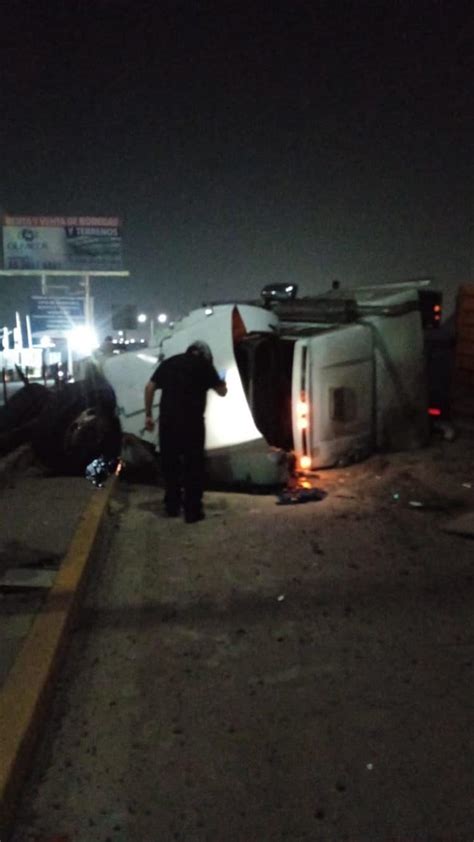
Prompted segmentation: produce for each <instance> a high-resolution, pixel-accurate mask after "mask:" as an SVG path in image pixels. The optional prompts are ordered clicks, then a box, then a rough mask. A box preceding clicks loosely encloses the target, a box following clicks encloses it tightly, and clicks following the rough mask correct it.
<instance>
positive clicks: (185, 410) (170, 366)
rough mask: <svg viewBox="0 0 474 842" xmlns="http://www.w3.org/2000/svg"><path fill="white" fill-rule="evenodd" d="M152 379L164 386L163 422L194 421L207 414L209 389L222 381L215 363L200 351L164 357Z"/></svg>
mask: <svg viewBox="0 0 474 842" xmlns="http://www.w3.org/2000/svg"><path fill="white" fill-rule="evenodd" d="M151 380H152V382H153V383H154V384H155V386H156V388H157V389H162V393H161V401H160V421H162V420H163V419H166V420H167V421H168V420H172V419H175V420H176V421H179V420H182V421H185V422H189V423H191V424H192V423H193V421H198V420H200V419H202V417H203V415H204V410H205V408H206V395H207V390H208V389H214V388H215V387H216V386H219V385H220V384H221V382H222V381H221V380H220V378H219V375H218V373H217V371H216V369H215V368H214V366H213V365H212V363H210V362H208V361H207V360H206V359H204V358H203V357H200V356H197V355H196V354H176V355H175V356H174V357H169V359H167V360H163V362H162V363H161V364H160V365H159V366H158V368H157V369H156V371H155V372H154V374H153V375H152V377H151Z"/></svg>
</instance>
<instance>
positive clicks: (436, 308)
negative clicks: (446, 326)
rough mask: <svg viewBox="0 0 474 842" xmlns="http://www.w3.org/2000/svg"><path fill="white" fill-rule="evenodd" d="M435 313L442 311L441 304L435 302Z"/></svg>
mask: <svg viewBox="0 0 474 842" xmlns="http://www.w3.org/2000/svg"><path fill="white" fill-rule="evenodd" d="M433 313H441V305H440V304H435V305H434V307H433Z"/></svg>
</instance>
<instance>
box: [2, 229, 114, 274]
mask: <svg viewBox="0 0 474 842" xmlns="http://www.w3.org/2000/svg"><path fill="white" fill-rule="evenodd" d="M3 268H4V269H22V270H28V269H34V270H44V271H48V270H54V271H60V270H64V271H72V270H76V271H105V272H107V271H117V270H121V269H122V268H123V267H122V237H121V226H120V220H119V219H118V217H116V216H111V217H103V216H98V217H94V216H5V217H4V219H3Z"/></svg>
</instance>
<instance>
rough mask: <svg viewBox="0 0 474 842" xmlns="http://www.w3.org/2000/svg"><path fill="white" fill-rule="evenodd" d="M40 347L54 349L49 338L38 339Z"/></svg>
mask: <svg viewBox="0 0 474 842" xmlns="http://www.w3.org/2000/svg"><path fill="white" fill-rule="evenodd" d="M40 345H41V347H42V348H54V342H53V340H52V339H51V337H50V336H42V337H41V339H40Z"/></svg>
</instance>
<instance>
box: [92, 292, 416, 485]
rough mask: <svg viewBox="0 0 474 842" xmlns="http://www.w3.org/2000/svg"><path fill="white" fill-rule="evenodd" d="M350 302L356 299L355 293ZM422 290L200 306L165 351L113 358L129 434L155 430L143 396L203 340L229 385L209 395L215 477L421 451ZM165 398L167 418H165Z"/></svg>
mask: <svg viewBox="0 0 474 842" xmlns="http://www.w3.org/2000/svg"><path fill="white" fill-rule="evenodd" d="M348 295H349V297H348ZM417 301H418V293H417V290H416V289H414V288H410V289H402V290H399V289H397V290H392V289H391V290H388V291H387V290H382V291H380V290H379V291H378V292H377V291H374V290H362V291H350V293H348V291H347V290H346V291H344V296H342V294H341V293H339V292H338V294H334V295H333V296H332V297H329V298H327V297H326V298H315V299H294V300H291V301H287V302H285V303H281V304H277V305H276V306H273V305H272V306H270V308H269V307H265V306H259V305H251V304H240V303H236V304H218V305H215V306H209V307H203V308H199V309H197V310H194V311H193V312H191V313H190V314H189V316H187V317H185V318H184V319H182V321H180V322H178V323H177V325H176V327H175V329H174V331H173V332H172V333H171V334H170V335H169V336H168V337H166V338H165V339H163V340H162V342H161V344H160V346H159V347H157V348H147V349H144V350H143V351H137V352H129V353H126V354H121V355H120V356H112V357H108V358H104V359H103V361H102V365H101V368H102V371H103V374H104V375H105V377H106V378H107V379H108V381H109V382H110V384H111V385H112V386H113V388H114V390H115V393H116V396H117V403H118V408H119V414H120V420H121V422H122V427H123V430H124V431H125V432H129V433H133V434H135V435H136V436H139V437H141V438H144V439H147V440H148V441H154V440H155V436H154V435H153V434H149V433H147V432H145V429H144V428H145V418H144V403H143V392H144V386H145V383H146V382H147V380H148V379H149V378H150V376H151V374H152V373H153V371H154V369H155V368H156V366H157V365H158V363H159V361H160V360H162V359H164V358H167V357H170V356H172V355H173V354H177V353H182V352H184V351H185V350H186V348H187V347H188V346H189V345H190V344H191V343H192V342H193V341H195V340H203V341H204V342H207V343H208V344H209V346H210V347H211V350H212V352H213V356H214V364H215V367H216V368H217V370H218V371H219V373H220V374H221V376H224V377H225V379H226V382H227V386H228V394H227V396H226V397H225V398H224V399H221V398H219V397H217V396H216V395H214V393H213V392H212V390H210V391H209V393H208V399H207V406H206V451H207V458H208V467H209V474H210V476H211V477H212V479H214V480H217V481H220V482H224V483H232V484H247V485H270V484H273V483H277V482H281V481H284V479H285V477H286V475H287V472H288V465H289V463H294V462H296V467H297V468H298V469H300V470H302V471H310V470H314V469H316V468H322V467H329V466H332V465H336V464H347V463H349V462H351V461H356V460H358V459H361V458H363V457H364V456H366V455H368V454H369V453H370V452H372V451H373V450H374V449H376V448H386V449H402V448H403V447H412V446H420V445H421V444H423V443H424V441H425V439H426V435H427V429H428V426H427V420H428V419H427V403H426V390H425V388H424V359H423V337H422V327H421V319H420V314H419V311H418V309H417V307H418V304H417ZM159 394H160V393H159V392H157V393H156V408H155V413H158V411H159V410H158V405H159Z"/></svg>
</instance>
